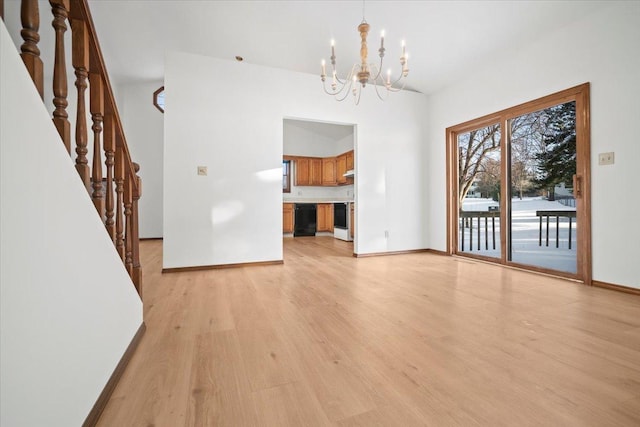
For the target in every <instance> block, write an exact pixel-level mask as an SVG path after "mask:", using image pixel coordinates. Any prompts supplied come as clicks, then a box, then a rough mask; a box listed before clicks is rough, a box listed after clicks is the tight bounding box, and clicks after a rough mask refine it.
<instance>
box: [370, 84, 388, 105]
mask: <svg viewBox="0 0 640 427" xmlns="http://www.w3.org/2000/svg"><path fill="white" fill-rule="evenodd" d="M373 86H374V88H375V90H376V95H378V98H380V100H381V101H386V100H387V98H388V97H389V90H388V89H387V96H384V97H383V96H382V95H380V91H379V90H378V85H377V84H374V85H373Z"/></svg>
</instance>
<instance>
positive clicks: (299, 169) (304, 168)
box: [296, 157, 311, 185]
mask: <svg viewBox="0 0 640 427" xmlns="http://www.w3.org/2000/svg"><path fill="white" fill-rule="evenodd" d="M309 160H310V159H309V158H308V157H299V158H297V159H296V185H311V177H310V172H311V165H310V161H309Z"/></svg>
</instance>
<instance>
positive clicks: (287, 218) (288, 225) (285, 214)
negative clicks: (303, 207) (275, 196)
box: [282, 203, 295, 233]
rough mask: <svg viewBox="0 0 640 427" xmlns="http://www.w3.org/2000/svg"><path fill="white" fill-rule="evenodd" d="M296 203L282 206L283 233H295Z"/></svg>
mask: <svg viewBox="0 0 640 427" xmlns="http://www.w3.org/2000/svg"><path fill="white" fill-rule="evenodd" d="M294 207H295V206H294V203H283V204H282V232H283V233H293V218H294V216H293V212H294Z"/></svg>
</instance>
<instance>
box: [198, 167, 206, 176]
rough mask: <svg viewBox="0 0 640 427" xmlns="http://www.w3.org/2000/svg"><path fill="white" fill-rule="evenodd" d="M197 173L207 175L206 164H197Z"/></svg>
mask: <svg viewBox="0 0 640 427" xmlns="http://www.w3.org/2000/svg"><path fill="white" fill-rule="evenodd" d="M198 175H202V176H206V175H207V167H206V166H198Z"/></svg>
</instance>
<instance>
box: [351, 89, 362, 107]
mask: <svg viewBox="0 0 640 427" xmlns="http://www.w3.org/2000/svg"><path fill="white" fill-rule="evenodd" d="M361 93H362V90H361V88H360V87H358V96H357V97H355V98H354V101H355V103H356V105H359V104H360V94H361ZM353 95H354V96H355V95H356V94H355V93H354V94H353Z"/></svg>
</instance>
